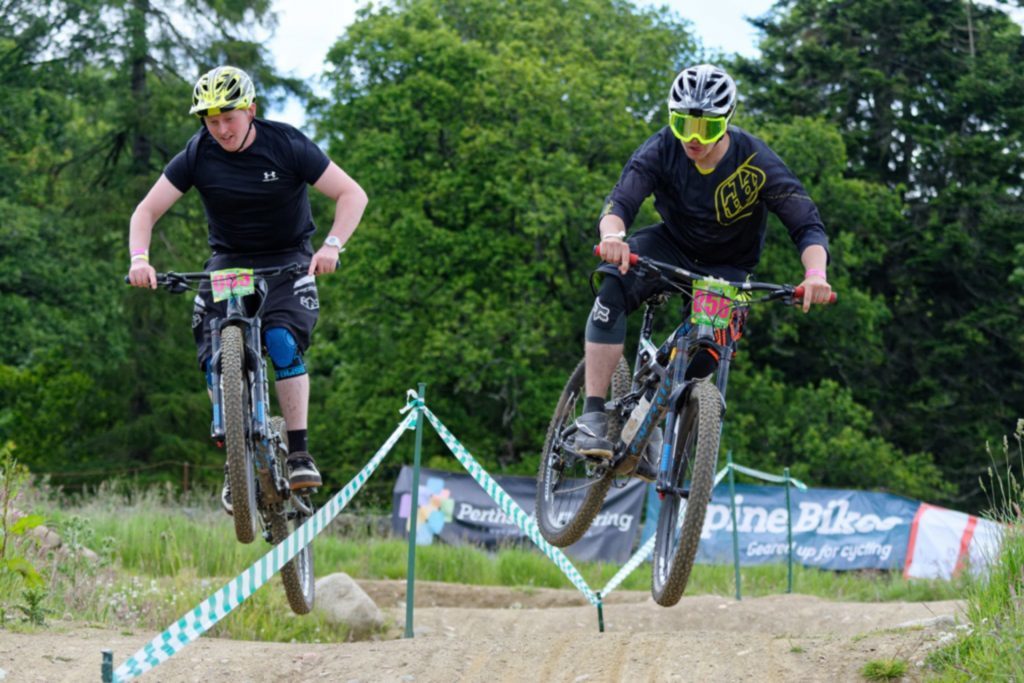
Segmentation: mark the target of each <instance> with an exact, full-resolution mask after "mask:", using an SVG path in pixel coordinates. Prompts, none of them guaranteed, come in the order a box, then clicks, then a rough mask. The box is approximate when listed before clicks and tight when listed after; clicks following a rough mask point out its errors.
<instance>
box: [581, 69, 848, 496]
mask: <svg viewBox="0 0 1024 683" xmlns="http://www.w3.org/2000/svg"><path fill="white" fill-rule="evenodd" d="M735 111H736V84H735V82H733V80H732V78H731V77H730V76H729V74H727V73H726V72H725V71H723V70H722V69H720V68H719V67H717V66H713V65H711V64H700V65H697V66H692V67H689V68H686V69H683V70H682V71H681V72H680V73H679V75H677V76H676V78H675V79H674V80H673V81H672V87H671V88H670V90H669V96H668V126H666V127H664V128H662V129H661V130H659V131H658V132H657V133H655V134H654V135H653V136H651V137H650V138H649V139H648V140H647V141H646V142H645V143H644V144H643V145H641V146H640V148H639V149H637V150H636V152H634V153H633V156H632V157H631V158H630V160H629V162H628V163H627V164H626V167H625V168H624V169H623V171H622V175H621V177H620V178H619V182H618V183H617V184H616V185H615V188H614V189H613V190H612V193H611V194H610V195H609V197H608V199H607V201H606V203H605V207H604V211H603V212H602V215H601V220H600V224H599V226H598V229H599V231H600V240H601V244H600V253H601V258H602V259H604V261H606V263H604V264H602V265H601V267H600V268H598V271H599V272H600V273H602V274H603V275H604V278H603V279H602V282H601V285H600V289H599V291H598V294H597V300H596V301H595V302H594V307H593V308H592V309H591V314H590V316H589V319H588V321H587V327H586V334H585V339H586V391H587V398H586V403H585V405H584V414H583V415H581V416H580V418H579V419H578V420H577V421H576V424H577V427H578V432H577V435H576V443H575V446H576V450H577V451H578V452H580V453H584V454H587V455H591V456H596V457H611V456H612V453H613V450H614V444H612V443H611V442H610V441H609V440H608V439H607V438H606V434H607V425H608V418H607V415H606V413H605V412H604V402H605V397H606V395H607V391H608V386H609V384H610V382H611V376H612V373H613V371H614V369H615V367H616V364H617V363H618V359H619V357H620V356H621V355H622V350H623V343H624V341H625V338H626V316H627V315H628V314H629V313H631V312H632V311H633V310H635V309H636V308H638V307H639V306H640V304H641V303H643V302H644V301H646V300H647V299H648V298H650V297H651V296H653V295H654V294H655V293H657V292H658V291H660V290H661V289H663V288H664V285H662V283H661V282H660V281H659V280H657V279H654V278H639V277H637V276H636V274H635V273H633V272H630V270H629V257H630V254H631V253H633V252H635V253H638V254H642V255H644V256H649V257H651V258H654V259H656V260H659V261H664V262H668V263H673V264H676V265H678V266H681V267H683V268H686V269H688V270H690V271H693V272H698V273H707V274H710V275H714V276H716V277H720V278H725V279H728V280H734V281H735V280H744V279H746V278H747V277H749V276H750V275H751V274H752V272H753V269H754V268H755V267H756V266H757V263H758V260H759V259H760V257H761V250H762V248H763V245H764V235H765V228H766V225H767V220H768V212H769V211H771V212H772V213H774V214H776V215H777V216H778V217H779V219H780V220H781V221H782V223H783V225H785V226H786V229H787V230H788V231H789V235H790V238H791V239H792V240H793V243H794V244H795V245H796V248H797V251H798V252H799V254H800V259H801V261H802V262H803V266H804V270H805V273H804V276H803V278H801V280H802V282H801V284H802V286H803V287H804V288H805V290H806V295H805V297H804V304H803V306H804V311H805V312H806V311H807V310H808V309H809V307H810V305H811V304H812V303H815V304H820V303H826V302H827V301H828V299H829V295H830V294H831V291H832V290H831V287H830V286H829V284H828V281H827V280H826V275H825V269H826V267H827V265H828V261H829V256H828V238H827V237H826V235H825V228H824V226H823V225H822V222H821V217H820V216H819V214H818V209H817V207H815V205H814V202H813V201H811V199H810V197H808V196H807V191H806V190H805V189H804V187H803V185H801V184H800V181H799V180H797V178H796V177H795V176H794V175H793V173H792V172H791V171H790V170H789V169H788V168H786V166H785V165H784V164H783V163H782V161H781V160H780V159H779V157H778V156H776V154H775V153H774V152H773V151H772V150H771V149H769V148H768V146H767V145H766V144H765V143H764V142H763V141H762V140H760V139H758V138H757V137H755V136H753V135H751V134H750V133H747V132H746V131H744V130H742V129H740V128H737V127H736V126H731V125H730V119H731V118H732V115H733V113H734V112H735ZM650 195H654V207H655V209H656V210H657V211H658V213H659V214H660V215H661V219H662V222H661V223H658V224H656V225H652V226H649V227H646V228H643V229H641V230H637V231H635V232H633V233H632V234H630V235H629V237H628V238H627V237H626V231H627V229H628V228H629V227H630V225H631V224H632V222H633V219H634V218H635V217H636V215H637V212H638V211H639V209H640V205H641V204H642V203H643V202H644V200H645V199H646V198H647V197H648V196H650ZM716 365H717V360H716V359H714V358H713V357H711V356H708V357H707V358H703V359H702V358H701V357H700V356H698V357H697V358H695V359H694V361H693V362H692V363H691V365H690V367H689V369H688V371H687V372H688V375H689V376H691V377H704V376H707V375H710V374H711V373H712V372H713V371H714V369H715V367H716ZM651 441H652V442H655V441H657V439H656V438H655V437H652V439H651ZM647 458H648V460H647V461H643V460H642V461H641V463H640V465H639V467H638V470H637V475H638V476H640V477H641V478H644V479H648V480H653V478H654V477H655V476H656V470H655V466H654V454H653V453H650V452H648V454H647Z"/></svg>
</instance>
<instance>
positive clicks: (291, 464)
mask: <svg viewBox="0 0 1024 683" xmlns="http://www.w3.org/2000/svg"><path fill="white" fill-rule="evenodd" d="M288 483H289V484H290V485H291V489H292V491H297V490H299V489H311V488H318V487H320V486H322V485H323V483H324V482H323V479H321V478H320V471H319V470H318V469H317V468H316V463H314V462H313V456H311V455H310V454H309V453H307V452H306V451H296V452H295V453H291V454H289V456H288Z"/></svg>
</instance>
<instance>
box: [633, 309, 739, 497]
mask: <svg viewBox="0 0 1024 683" xmlns="http://www.w3.org/2000/svg"><path fill="white" fill-rule="evenodd" d="M660 305H661V302H658V303H654V304H651V303H649V304H647V305H646V307H645V310H644V319H643V325H642V326H641V330H640V343H639V346H638V348H637V355H636V361H635V362H634V364H633V367H635V368H637V370H636V371H635V372H634V373H633V387H632V391H631V392H630V393H629V394H627V395H626V396H624V397H623V398H622V399H621V400H620V401H619V406H618V407H619V408H620V410H621V411H622V412H623V413H624V415H626V416H628V415H629V413H630V412H632V409H633V408H634V407H635V406H636V404H637V402H638V401H639V399H640V397H641V396H642V395H644V394H645V393H646V392H648V391H650V389H651V388H652V386H654V385H655V384H656V385H657V388H656V390H655V393H654V396H653V397H652V399H651V407H650V408H649V409H648V410H647V413H646V414H645V415H644V417H643V420H642V421H641V423H640V427H639V428H638V429H637V431H636V434H635V435H634V436H633V438H632V440H631V441H630V442H629V443H624V444H620V448H619V450H620V452H619V453H617V457H616V462H620V461H624V462H635V461H636V459H637V458H639V457H640V456H641V455H642V454H643V453H644V451H645V449H646V448H647V444H648V442H649V441H650V437H651V434H652V432H653V431H654V427H655V426H657V425H659V424H661V421H662V420H663V419H664V420H665V430H664V433H665V434H666V435H671V434H673V433H674V428H675V422H676V420H678V419H679V418H680V417H681V413H682V410H683V409H684V407H685V405H686V398H687V396H688V394H689V389H690V387H691V385H692V384H693V382H694V381H695V380H692V379H691V380H687V379H685V377H686V369H687V368H688V367H689V361H690V359H691V358H692V357H693V356H694V354H695V353H696V352H697V351H699V350H701V349H705V348H707V349H712V350H714V351H715V352H716V353H717V354H718V357H719V361H718V368H717V370H716V372H717V375H716V382H715V383H716V385H717V387H718V389H719V392H720V393H721V395H722V411H723V412H724V411H725V407H726V406H725V387H726V384H727V383H728V381H729V364H730V361H731V358H732V353H733V350H734V349H735V342H734V341H729V342H728V343H726V344H724V345H723V344H719V343H717V342H716V341H715V336H714V330H713V329H712V327H711V326H710V325H693V324H691V323H690V322H689V320H686V321H684V322H683V323H681V324H680V325H679V326H678V327H676V329H675V330H674V331H673V332H672V333H671V334H670V335H669V336H668V338H667V339H666V340H665V342H664V343H663V344H662V345H661V346H660V347H659V346H655V344H654V342H653V341H652V332H653V327H654V312H655V310H656V309H657V308H659V307H660ZM659 361H660V362H659ZM666 361H667V362H666ZM666 416H667V417H666ZM673 450H674V443H673V441H672V439H670V438H666V439H665V441H664V443H663V445H662V452H661V457H660V459H659V463H660V466H659V468H658V469H659V471H658V480H657V482H656V484H655V487H656V489H657V491H658V492H659V493H661V494H665V493H667V492H669V491H670V490H671V487H670V485H669V483H668V477H669V473H670V472H671V470H672V464H673Z"/></svg>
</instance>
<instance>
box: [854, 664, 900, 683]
mask: <svg viewBox="0 0 1024 683" xmlns="http://www.w3.org/2000/svg"><path fill="white" fill-rule="evenodd" d="M860 673H861V675H862V676H864V678H866V679H867V680H869V681H894V680H896V679H899V678H903V676H904V675H905V674H906V673H907V662H906V660H903V659H873V660H871V661H870V662H868V663H867V664H865V665H864V667H863V668H862V669H861V670H860Z"/></svg>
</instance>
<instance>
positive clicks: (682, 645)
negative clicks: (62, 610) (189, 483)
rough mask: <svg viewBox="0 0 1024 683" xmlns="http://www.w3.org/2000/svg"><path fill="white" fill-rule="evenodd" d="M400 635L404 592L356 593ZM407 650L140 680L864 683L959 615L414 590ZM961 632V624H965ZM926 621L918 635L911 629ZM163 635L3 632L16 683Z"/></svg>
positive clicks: (871, 607) (383, 588)
mask: <svg viewBox="0 0 1024 683" xmlns="http://www.w3.org/2000/svg"><path fill="white" fill-rule="evenodd" d="M360 584H361V585H362V586H363V587H364V589H366V591H367V592H368V593H369V594H370V595H371V597H373V598H374V600H375V601H376V602H377V604H378V605H380V606H381V608H382V609H385V611H386V612H388V614H389V615H391V616H392V617H393V619H394V620H395V621H396V622H397V623H398V624H399V627H398V628H396V629H395V633H394V635H396V636H399V635H401V625H402V622H403V620H404V618H405V610H404V606H403V605H402V603H401V601H402V600H403V599H404V583H403V582H384V581H368V582H360ZM416 591H417V592H416V598H417V599H416V605H417V607H416V612H415V628H416V637H415V638H413V639H411V640H405V639H398V640H382V641H377V642H359V643H338V644H330V645H323V644H321V645H308V644H287V643H256V642H249V641H232V640H220V639H214V638H201V639H200V640H199V641H197V642H195V643H193V644H191V645H189V646H188V647H186V648H185V649H184V650H182V651H181V652H180V653H178V654H177V655H176V656H174V657H172V658H171V659H170V660H169V661H167V662H166V663H164V664H163V665H161V666H159V667H158V668H156V669H155V670H153V671H151V672H149V673H148V674H146V675H145V676H143V677H142V678H141V680H143V681H147V680H148V681H175V682H177V681H232V682H236V681H237V682H243V681H311V680H312V681H317V680H322V681H341V682H354V681H361V682H364V683H369V682H371V681H397V682H406V681H416V682H418V683H424V682H428V681H429V682H433V681H436V682H437V683H454V682H455V681H481V682H486V683H496V682H498V681H510V682H512V681H527V682H529V683H547V682H548V681H564V682H567V683H583V682H584V681H587V682H595V683H596V682H598V681H630V682H633V681H757V682H758V683H762V682H765V681H780V682H781V681H787V682H788V681H830V682H834V681H860V680H863V679H862V678H861V677H860V675H859V671H860V669H861V667H862V666H863V665H864V664H865V663H866V662H868V661H870V660H873V659H880V658H883V657H898V658H901V659H906V660H908V661H909V662H910V663H911V671H910V676H909V678H910V679H911V680H916V679H918V678H919V677H920V673H921V672H920V670H919V669H918V668H917V666H916V663H917V662H919V661H921V660H922V659H923V658H924V655H925V654H926V653H927V652H928V651H929V650H930V649H932V648H934V647H935V646H936V643H937V642H938V641H939V640H941V639H942V638H948V637H950V636H949V635H947V634H949V633H950V632H951V631H952V630H953V623H952V621H953V618H957V615H958V612H957V610H958V609H959V607H960V605H959V604H958V603H955V602H936V603H836V602H829V601H827V600H822V599H819V598H812V597H807V596H801V595H788V596H787V595H780V596H772V597H765V598H753V599H751V598H747V599H744V600H742V601H741V602H736V601H735V600H733V599H731V598H722V597H712V596H696V597H684V598H683V599H682V601H681V602H680V603H679V604H678V605H676V606H675V607H673V608H669V609H666V608H663V607H658V606H657V605H655V604H654V602H653V601H652V600H651V599H650V596H649V595H647V594H646V593H639V592H625V591H624V592H619V593H613V594H612V595H610V596H609V600H608V603H607V604H606V605H605V607H604V617H605V629H606V630H605V633H599V632H598V628H597V610H596V609H594V608H593V607H591V606H589V605H587V604H586V603H585V602H584V601H583V599H582V598H581V597H580V596H579V594H578V593H576V592H574V591H569V590H565V591H561V590H558V591H556V590H537V591H521V590H512V589H507V588H483V587H479V586H453V585H446V584H433V583H427V582H421V583H417V584H416ZM959 620H960V621H962V618H959ZM915 621H917V622H922V623H921V624H918V625H909V626H908V623H909V622H915ZM154 635H156V634H155V633H138V632H137V633H133V634H132V635H123V634H122V633H121V632H119V631H117V630H104V629H95V628H89V627H84V626H80V625H71V624H57V625H55V626H54V627H53V628H51V629H50V630H48V631H46V632H43V633H37V634H18V633H10V632H8V631H0V669H3V670H4V671H5V672H6V677H3V676H2V675H0V680H3V681H4V683H7V682H8V681H10V682H12V683H14V682H17V683H20V682H21V681H31V682H36V681H40V682H43V681H45V682H46V683H51V682H53V681H89V682H90V683H95V682H96V681H99V680H100V675H99V674H100V651H101V650H102V649H103V648H112V649H113V650H114V663H115V666H116V665H119V664H120V663H121V662H123V661H124V660H125V659H126V658H127V657H128V656H129V655H131V654H133V653H134V652H135V651H136V650H138V649H139V648H140V647H142V646H143V645H145V644H146V643H147V642H148V641H149V640H150V639H151V638H152V637H153V636H154Z"/></svg>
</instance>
